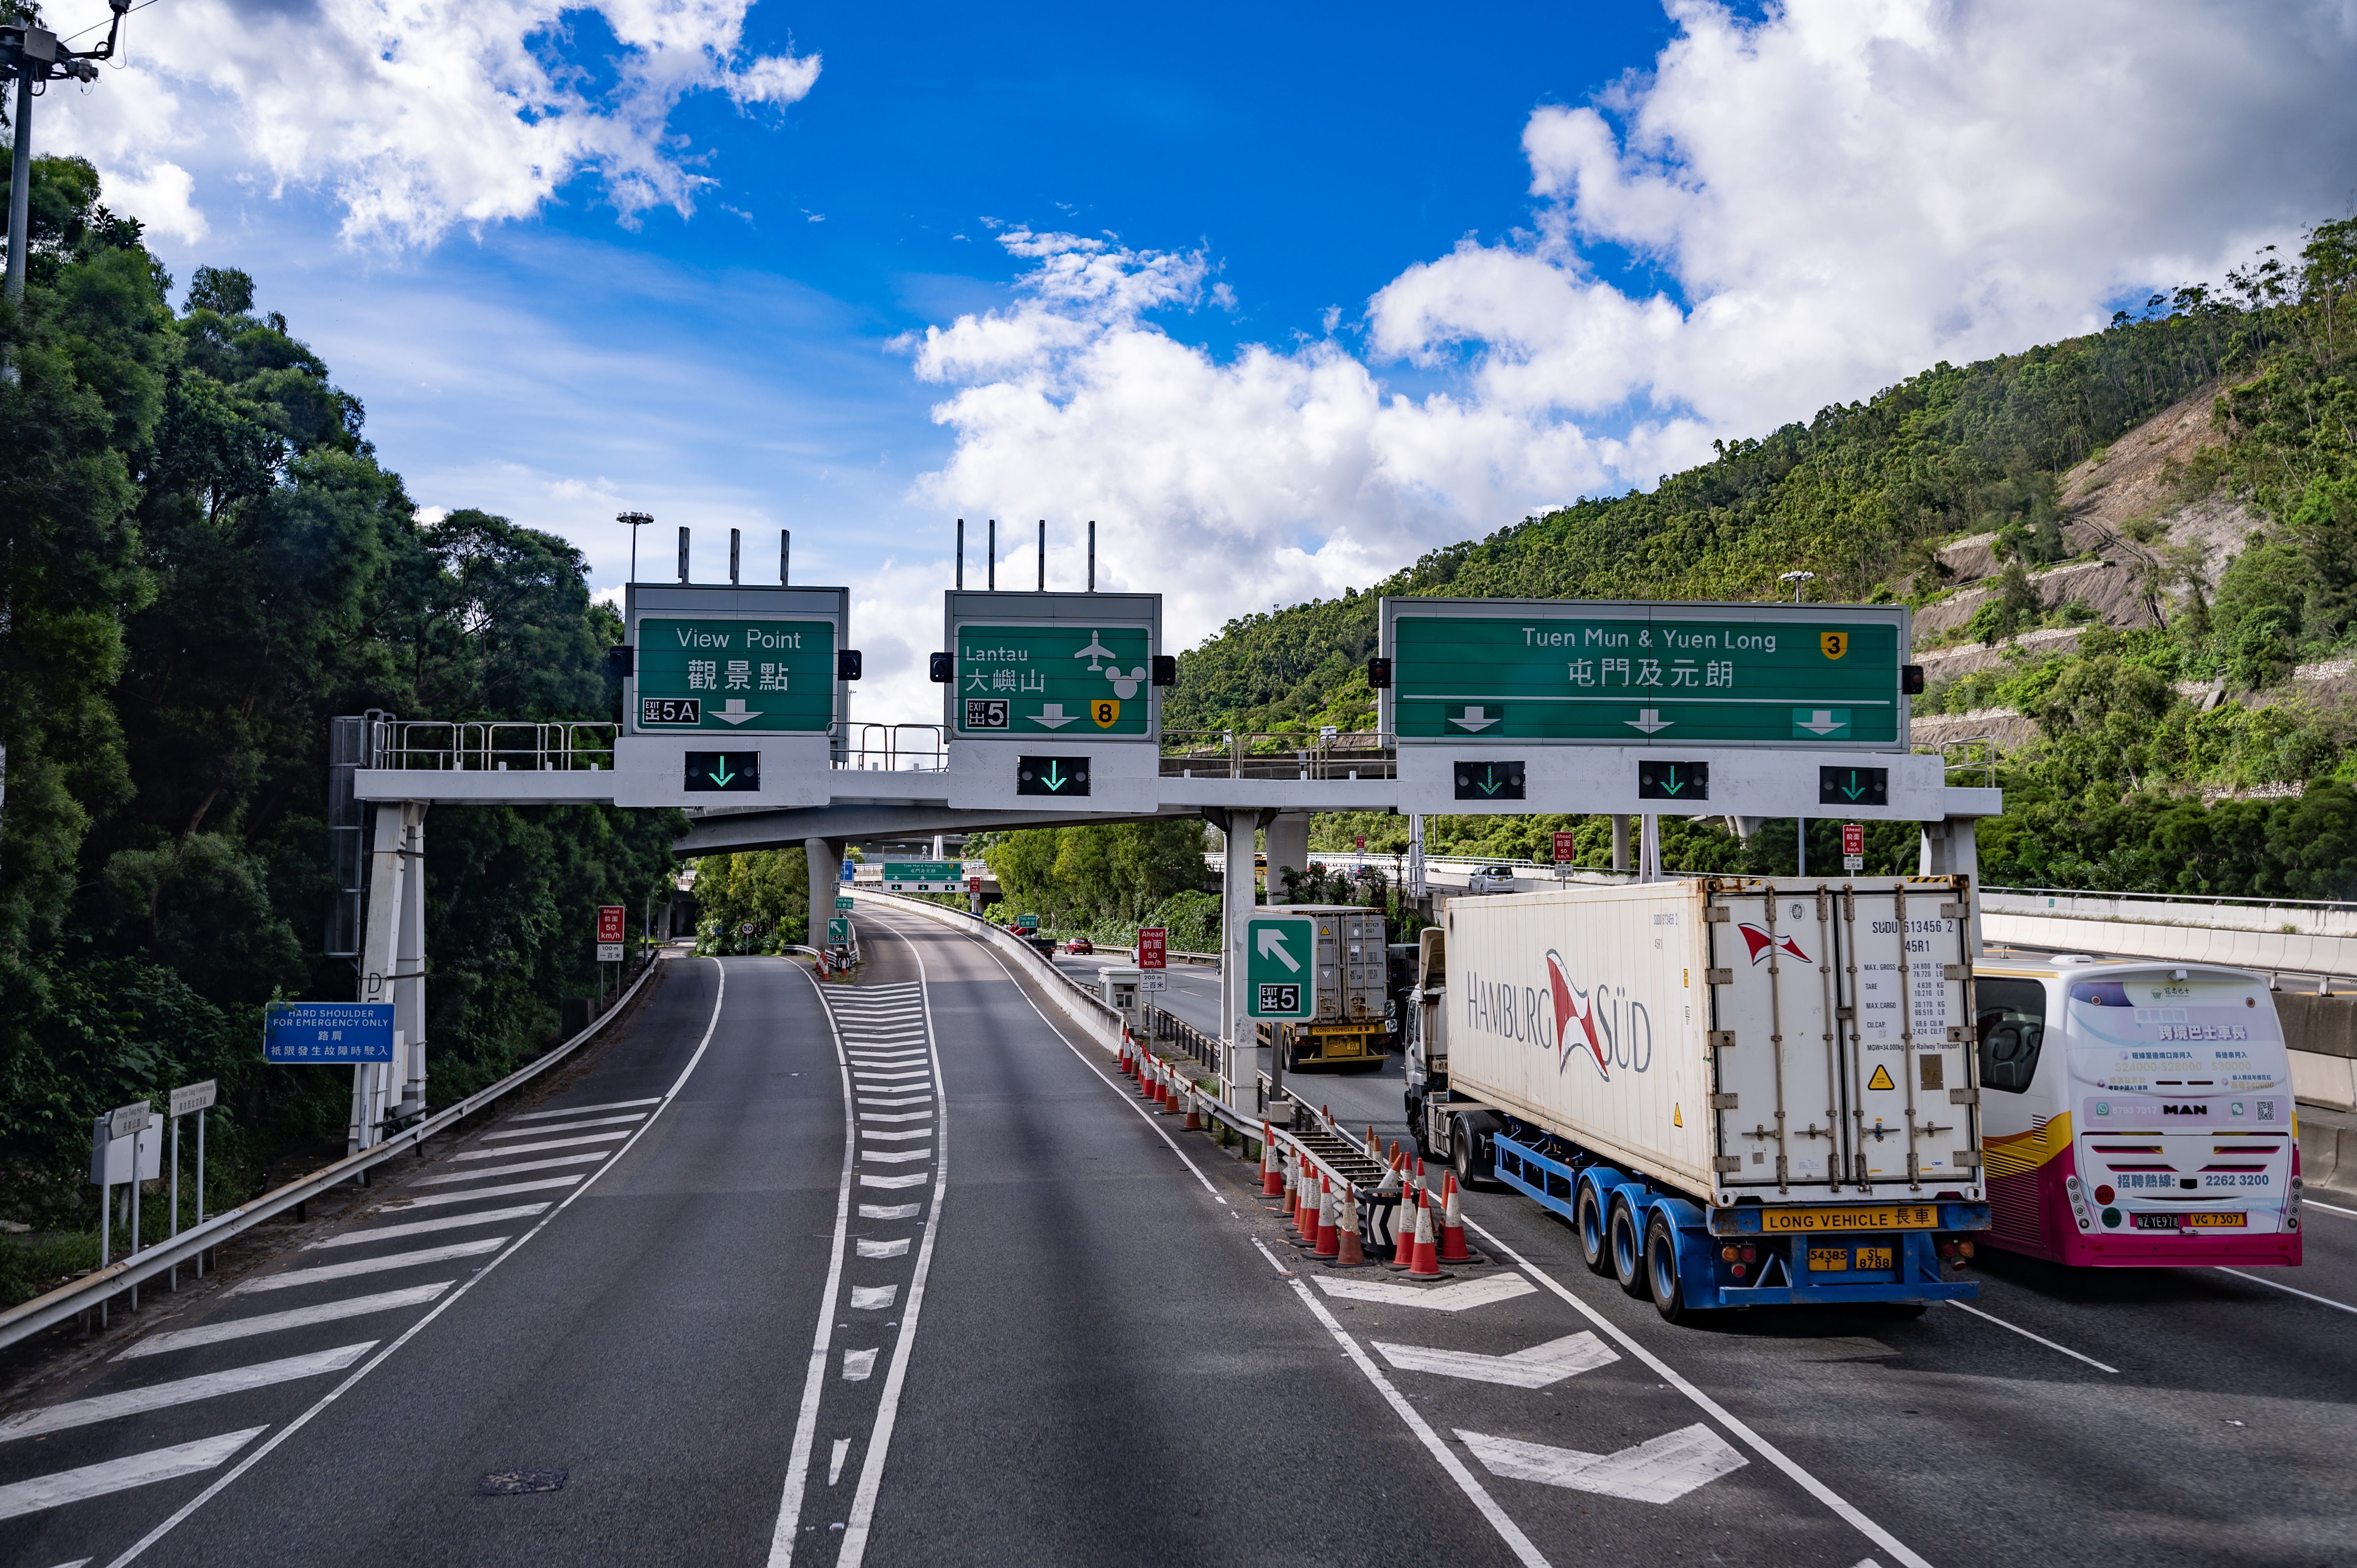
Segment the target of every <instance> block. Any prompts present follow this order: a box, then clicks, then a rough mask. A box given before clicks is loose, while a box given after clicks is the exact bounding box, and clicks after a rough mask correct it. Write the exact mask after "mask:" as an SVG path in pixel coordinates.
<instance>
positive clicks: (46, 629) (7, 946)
mask: <svg viewBox="0 0 2357 1568" xmlns="http://www.w3.org/2000/svg"><path fill="white" fill-rule="evenodd" d="M0 167H5V155H4V154H0ZM28 274H29V286H28V287H27V293H26V296H25V301H24V306H23V308H22V310H21V311H17V310H0V345H5V352H6V354H7V356H8V359H9V360H10V362H11V363H12V364H13V366H14V367H15V370H16V378H15V380H14V381H13V382H8V383H5V384H0V746H5V748H6V749H5V809H4V810H0V1218H5V1219H6V1220H8V1221H9V1222H10V1224H11V1227H12V1228H13V1229H17V1230H23V1229H24V1228H27V1227H29V1228H30V1230H29V1234H31V1235H33V1236H36V1237H48V1238H52V1239H54V1240H53V1242H52V1244H48V1245H44V1246H42V1247H38V1248H28V1247H24V1246H18V1247H11V1248H5V1249H0V1298H5V1299H9V1300H13V1299H17V1298H21V1297H22V1296H24V1295H26V1294H31V1293H33V1292H34V1291H36V1290H38V1289H46V1288H48V1285H50V1284H53V1283H56V1276H57V1275H58V1274H59V1273H64V1272H67V1271H69V1270H70V1269H71V1268H77V1267H86V1266H88V1265H89V1264H90V1263H91V1262H95V1261H96V1247H95V1240H94V1238H91V1237H85V1236H81V1235H80V1234H79V1233H80V1232H81V1231H83V1230H86V1229H94V1227H95V1225H96V1218H97V1209H96V1202H95V1195H94V1189H93V1188H91V1187H90V1186H89V1185H88V1182H87V1180H86V1177H87V1175H88V1171H89V1163H90V1139H91V1132H90V1129H91V1118H92V1117H93V1116H95V1115H98V1114H100V1113H102V1112H105V1111H107V1110H108V1109H110V1108H112V1107H113V1106H117V1105H121V1104H124V1103H126V1102H128V1101H134V1100H137V1099H139V1098H141V1097H143V1096H145V1097H148V1098H151V1099H157V1100H160V1099H161V1098H162V1097H163V1096H164V1095H165V1094H166V1093H167V1091H168V1090H170V1089H172V1088H173V1087H174V1086H175V1085H178V1084H183V1083H188V1082H193V1081H197V1080H200V1079H208V1078H210V1079H219V1080H220V1084H221V1104H220V1109H219V1110H218V1111H216V1112H212V1113H211V1122H210V1130H209V1145H210V1154H211V1160H210V1173H209V1174H210V1185H211V1186H212V1187H213V1188H214V1190H213V1192H212V1195H211V1207H212V1208H216V1209H218V1208H221V1207H224V1206H226V1205H228V1204H230V1203H232V1202H235V1201H238V1200H241V1199H242V1198H243V1197H247V1196H249V1195H251V1194H252V1193H253V1192H254V1191H255V1190H257V1189H259V1188H260V1187H262V1186H263V1185H264V1183H266V1182H267V1181H268V1180H269V1179H270V1178H271V1176H272V1175H273V1174H274V1171H275V1172H276V1174H281V1175H283V1174H285V1167H286V1166H287V1165H289V1163H290V1162H293V1163H296V1164H298V1165H299V1166H300V1168H306V1169H307V1168H310V1167H311V1166H312V1165H316V1164H317V1159H318V1156H319V1155H321V1154H323V1153H325V1154H340V1153H341V1152H342V1147H343V1137H344V1125H345V1120H346V1115H347V1110H348V1106H349V1103H350V1073H349V1072H347V1071H343V1070H340V1069H315V1068H289V1067H272V1066H265V1065H264V1063H263V1062H262V1060H261V1050H260V1042H261V1034H262V1010H263V1008H264V1004H267V1003H268V1002H270V1001H271V1000H273V999H274V998H281V997H284V998H318V999H331V1000H337V999H343V998H348V997H350V996H351V995H352V994H353V989H354V973H353V967H352V964H351V962H350V961H349V960H330V959H326V958H323V957H321V956H320V952H321V948H322V946H323V935H324V930H325V925H326V921H327V917H328V905H329V897H330V893H331V890H332V888H333V886H334V882H333V879H332V876H331V874H330V871H329V865H328V833H327V830H326V824H325V820H324V818H325V811H326V804H327V800H326V793H327V755H328V753H327V736H328V720H329V718H330V717H331V716H332V715H334V714H355V713H361V712H363V711H365V710H368V709H371V708H378V709H384V710H389V711H391V712H393V713H395V714H401V715H404V716H412V717H433V718H450V719H463V718H469V717H478V716H486V715H492V714H497V715H499V716H501V717H505V718H547V719H554V718H586V719H609V718H612V717H613V716H614V715H615V713H616V711H617V705H618V703H619V690H618V689H617V688H616V686H615V685H614V683H613V682H612V681H611V680H610V678H609V676H608V667H607V658H606V650H607V649H608V647H609V646H611V645H612V644H613V643H614V642H616V641H617V640H618V639H619V632H620V623H619V618H617V617H616V616H615V615H614V614H613V613H612V612H611V611H610V610H608V609H607V608H605V607H601V606H597V605H595V604H592V603H591V602H590V599H589V595H588V588H587V582H586V579H585V575H584V570H585V568H584V563H583V561H582V559H581V557H580V555H579V553H577V552H576V550H575V549H574V547H573V546H572V545H570V544H568V543H566V542H565V541H563V540H561V539H557V538H554V537H552V536H550V535H548V534H544V533H537V532H533V531H531V530H528V529H523V528H519V527H517V526H515V525H514V524H513V523H511V522H510V521H508V520H506V519H504V518H500V517H495V516H491V515H490V514H488V513H485V512H481V511H470V510H458V511H453V512H451V513H449V514H448V515H447V516H444V517H440V518H438V519H433V520H430V521H429V520H428V519H427V518H425V517H421V516H420V514H419V512H418V509H417V508H416V507H415V506H414V504H413V503H412V502H411V500H410V498H409V496H408V495H407V493H406V492H405V491H404V489H403V486H402V480H401V477H400V476H399V475H397V474H394V473H393V472H390V471H388V470H387V469H385V468H384V467H382V466H381V465H380V464H379V463H378V461H377V458H376V455H375V453H374V451H373V449H372V448H371V446H370V444H369V441H368V439H367V437H366V435H364V430H365V422H364V410H363V409H362V406H361V400H360V399H359V398H357V397H355V396H353V395H352V394H351V393H350V392H346V391H344V390H342V389H340V388H339V387H338V386H336V385H335V383H334V382H333V381H332V380H331V379H330V376H329V372H328V366H327V365H326V364H325V363H323V362H322V361H321V360H320V359H319V357H318V356H317V354H315V353H313V352H312V351H311V350H310V349H307V347H305V346H304V344H303V342H302V341H301V339H300V338H297V337H296V335H295V331H296V328H295V327H294V325H293V324H290V323H289V322H288V321H287V320H286V319H285V317H283V316H281V315H279V314H277V313H276V312H273V311H268V310H265V309H263V308H261V306H263V305H264V304H266V302H262V301H257V300H256V299H255V298H254V295H253V284H252V283H251V282H250V281H249V280H248V279H247V277H246V276H245V275H244V274H242V273H239V272H236V271H234V270H231V269H227V268H212V267H199V268H198V269H197V270H196V271H195V273H194V274H193V275H192V276H191V277H189V278H188V281H187V285H186V287H185V289H181V288H180V287H179V286H178V285H176V282H175V280H174V279H173V278H172V277H170V276H169V275H168V274H167V273H166V271H165V269H164V268H163V266H162V265H161V264H160V263H158V262H157V261H156V257H155V256H154V255H153V254H151V253H150V252H148V251H147V249H146V248H145V245H144V244H143V242H142V238H141V232H140V226H139V224H138V223H137V222H136V221H135V220H131V219H127V218H123V217H120V216H118V215H116V214H114V213H113V212H111V211H109V210H108V209H107V208H106V207H105V205H104V204H103V202H102V191H101V190H100V188H99V180H98V177H97V175H96V173H95V172H94V171H93V169H92V168H91V166H90V165H89V164H88V163H86V162H83V161H82V160H81V159H79V158H70V157H58V158H40V159H37V160H36V161H35V163H34V165H33V168H32V207H31V243H30V245H29V247H28ZM176 295H178V298H179V304H178V306H177V307H176V306H175V304H174V298H175V296H176ZM682 823H683V819H679V818H677V817H676V816H675V814H673V813H663V812H646V811H640V812H625V811H610V810H602V809H597V808H587V807H568V808H547V809H535V810H511V809H507V808H497V807H483V808H468V809H455V808H449V807H443V808H438V809H436V811H434V812H433V813H432V814H431V815H430V817H429V818H428V820H427V826H426V831H427V842H428V843H429V844H430V846H431V850H432V853H431V854H430V856H429V857H428V861H427V885H426V886H427V914H426V919H427V929H428V933H429V935H428V941H429V950H430V959H431V963H432V966H433V979H432V982H431V983H430V985H429V988H428V1008H429V1012H430V1015H431V1017H430V1025H429V1034H428V1038H429V1040H430V1042H431V1051H432V1054H431V1062H430V1071H431V1074H432V1077H431V1080H430V1087H431V1092H432V1097H433V1099H434V1101H436V1102H437V1103H438V1102H441V1101H447V1100H450V1099H453V1098H456V1097H457V1096H460V1095H462V1094H464V1093H465V1092H467V1091H468V1090H470V1089H472V1088H474V1087H476V1086H479V1085H480V1084H482V1083H484V1082H487V1081H490V1079H494V1078H496V1077H499V1076H501V1075H503V1074H504V1073H506V1072H507V1071H509V1070H511V1069H512V1068H513V1067H514V1066H515V1065H516V1064H518V1063H519V1062H520V1061H521V1060H522V1059H523V1058H526V1057H528V1056H529V1055H531V1054H532V1053H533V1052H536V1051H537V1050H539V1049H541V1048H542V1047H544V1046H545V1045H546V1044H547V1043H549V1041H550V1040H551V1039H552V1038H553V1036H554V1033H555V1030H556V1027H557V1023H558V1018H559V1002H560V1000H561V999H562V998H563V997H565V996H568V995H587V994H589V993H591V991H592V990H593V988H594V987H595V985H596V979H595V975H594V969H595V965H594V961H593V959H594V954H593V951H592V948H591V944H590V940H589V938H590V934H591V919H592V912H593V908H594V907H595V906H597V905H599V904H603V903H619V904H627V905H628V906H630V908H632V909H633V910H637V909H639V908H641V907H642V905H643V903H644V901H645V899H646V898H647V897H648V896H649V895H650V894H652V893H654V892H655V891H656V890H657V889H659V888H660V889H662V891H664V892H665V893H668V891H669V886H668V882H667V878H668V876H669V875H670V873H671V871H672V865H671V856H670V844H671V843H672V841H673V838H674V837H675V836H676V832H677V831H678V830H679V828H680V826H681V825H682ZM188 1201H189V1204H190V1208H191V1209H192V1210H193V1195H190V1197H189V1200H188ZM83 1253H87V1254H88V1255H87V1256H84V1255H82V1254H83Z"/></svg>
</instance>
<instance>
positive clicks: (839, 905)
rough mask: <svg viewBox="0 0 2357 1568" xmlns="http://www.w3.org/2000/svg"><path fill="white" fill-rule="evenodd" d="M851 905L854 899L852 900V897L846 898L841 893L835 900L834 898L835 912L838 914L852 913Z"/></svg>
mask: <svg viewBox="0 0 2357 1568" xmlns="http://www.w3.org/2000/svg"><path fill="white" fill-rule="evenodd" d="M851 906H852V901H851V900H850V899H848V898H845V897H842V896H841V895H840V894H838V895H836V897H835V900H834V912H835V913H836V914H838V915H848V914H850V913H851Z"/></svg>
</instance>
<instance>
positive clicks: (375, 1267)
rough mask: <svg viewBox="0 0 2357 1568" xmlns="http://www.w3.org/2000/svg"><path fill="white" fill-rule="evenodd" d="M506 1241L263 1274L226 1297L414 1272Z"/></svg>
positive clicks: (491, 1238)
mask: <svg viewBox="0 0 2357 1568" xmlns="http://www.w3.org/2000/svg"><path fill="white" fill-rule="evenodd" d="M507 1240H508V1239H507V1238H506V1237H504V1236H486V1237H484V1238H483V1239H482V1240H479V1241H457V1242H453V1243H452V1244H451V1245H449V1246H447V1247H420V1248H417V1249H415V1250H414V1251H407V1252H393V1253H389V1254H387V1255H386V1256H384V1257H382V1258H362V1259H361V1260H360V1261H359V1262H353V1263H322V1264H320V1265H319V1266H318V1267H317V1268H316V1269H288V1270H286V1271H285V1272H284V1273H275V1274H263V1275H260V1276H258V1277H256V1278H254V1279H250V1280H248V1281H246V1282H245V1283H243V1284H242V1285H238V1286H236V1287H235V1288H233V1289H231V1291H230V1293H229V1294H231V1295H245V1294H249V1293H251V1292H253V1291H258V1290H292V1289H293V1288H294V1287H295V1286H296V1285H316V1284H324V1283H326V1282H328V1281H329V1280H348V1279H350V1278H352V1277H353V1276H354V1275H356V1274H381V1273H384V1272H385V1271H386V1270H387V1269H414V1268H417V1267H420V1266H421V1265H423V1264H426V1263H447V1262H449V1261H450V1260H451V1259H453V1258H472V1257H477V1256H479V1255H480V1254H482V1253H484V1252H492V1251H498V1250H499V1249H500V1248H501V1247H503V1246H505V1245H507Z"/></svg>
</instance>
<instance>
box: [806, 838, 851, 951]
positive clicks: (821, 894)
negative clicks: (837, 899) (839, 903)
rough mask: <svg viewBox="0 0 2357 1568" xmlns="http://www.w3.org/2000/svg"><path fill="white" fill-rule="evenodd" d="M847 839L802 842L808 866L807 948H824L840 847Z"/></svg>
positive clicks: (840, 870) (837, 879)
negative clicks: (808, 927) (808, 922)
mask: <svg viewBox="0 0 2357 1568" xmlns="http://www.w3.org/2000/svg"><path fill="white" fill-rule="evenodd" d="M849 842H850V841H849V840H848V839H804V840H802V854H803V855H804V856H805V857H806V859H807V860H808V862H809V865H810V945H811V946H813V947H814V948H818V949H820V950H824V949H825V947H826V923H827V922H828V921H829V920H831V919H833V918H834V894H835V888H836V886H838V884H839V883H840V882H841V880H842V876H843V846H844V845H845V843H849Z"/></svg>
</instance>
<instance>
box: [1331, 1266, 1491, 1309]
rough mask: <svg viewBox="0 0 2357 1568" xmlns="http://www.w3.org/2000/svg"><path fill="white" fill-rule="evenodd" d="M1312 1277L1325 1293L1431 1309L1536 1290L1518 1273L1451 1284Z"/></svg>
mask: <svg viewBox="0 0 2357 1568" xmlns="http://www.w3.org/2000/svg"><path fill="white" fill-rule="evenodd" d="M1316 1278H1317V1281H1318V1289H1319V1290H1322V1291H1324V1292H1325V1293H1326V1294H1328V1295H1339V1296H1342V1297H1345V1298H1347V1299H1348V1300H1351V1301H1374V1302H1381V1303H1382V1304H1383V1305H1385V1306H1421V1307H1426V1308H1428V1309H1429V1310H1431V1311H1434V1312H1463V1311H1464V1310H1465V1309H1466V1308H1468V1307H1472V1306H1487V1305H1490V1304H1491V1302H1493V1301H1512V1300H1513V1299H1514V1298H1515V1297H1516V1296H1518V1295H1531V1294H1535V1293H1536V1292H1537V1290H1538V1286H1536V1285H1534V1284H1533V1283H1531V1282H1530V1281H1528V1280H1526V1279H1524V1278H1523V1276H1522V1275H1520V1274H1492V1275H1491V1276H1490V1277H1489V1278H1488V1279H1486V1280H1459V1281H1458V1282H1457V1283H1455V1284H1453V1285H1395V1284H1386V1283H1383V1281H1381V1280H1350V1279H1343V1280H1336V1279H1329V1278H1327V1277H1326V1276H1325V1275H1324V1274H1319V1275H1317V1276H1316Z"/></svg>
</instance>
